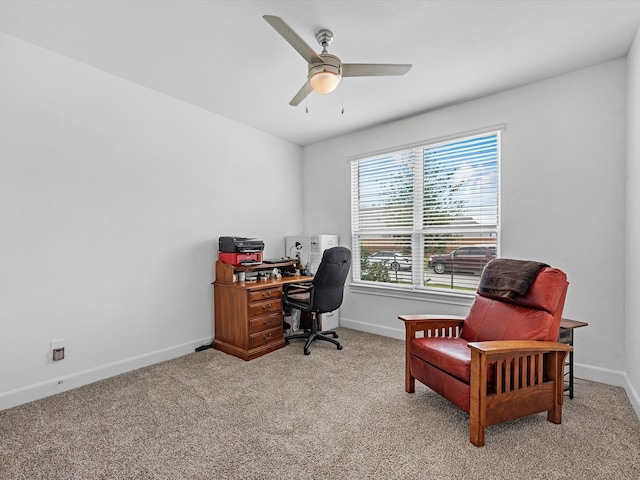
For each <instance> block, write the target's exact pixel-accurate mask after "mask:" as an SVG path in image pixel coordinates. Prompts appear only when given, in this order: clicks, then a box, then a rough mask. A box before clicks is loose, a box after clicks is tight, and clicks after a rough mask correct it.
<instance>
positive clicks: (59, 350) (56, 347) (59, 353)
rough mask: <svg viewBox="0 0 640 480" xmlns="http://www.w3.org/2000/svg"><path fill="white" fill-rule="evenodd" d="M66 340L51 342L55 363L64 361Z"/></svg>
mask: <svg viewBox="0 0 640 480" xmlns="http://www.w3.org/2000/svg"><path fill="white" fill-rule="evenodd" d="M65 341H66V340H65V339H64V338H63V339H62V340H53V341H52V342H51V351H52V352H53V361H54V362H57V361H58V360H63V359H64V344H65Z"/></svg>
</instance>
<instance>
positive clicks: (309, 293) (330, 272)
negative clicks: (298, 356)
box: [283, 247, 351, 355]
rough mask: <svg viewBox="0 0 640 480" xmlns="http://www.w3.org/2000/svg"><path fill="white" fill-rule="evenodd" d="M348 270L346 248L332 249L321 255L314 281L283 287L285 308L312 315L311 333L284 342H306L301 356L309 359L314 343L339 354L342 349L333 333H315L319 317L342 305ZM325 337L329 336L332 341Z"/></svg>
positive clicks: (349, 257)
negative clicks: (328, 345) (320, 342)
mask: <svg viewBox="0 0 640 480" xmlns="http://www.w3.org/2000/svg"><path fill="white" fill-rule="evenodd" d="M350 267H351V251H350V250H349V249H348V248H345V247H333V248H329V249H327V250H325V251H324V254H323V255H322V261H321V262H320V265H319V266H318V271H317V272H316V274H315V276H314V278H313V281H312V282H311V283H310V284H309V283H308V284H297V283H292V284H288V285H285V286H284V298H283V300H284V305H285V307H290V308H296V309H298V310H301V311H303V312H308V313H310V314H311V329H310V330H305V331H304V333H298V334H295V335H289V336H287V337H285V342H286V343H287V345H288V344H289V340H293V339H296V338H305V339H307V343H305V345H304V354H305V355H309V353H311V352H310V351H309V346H310V345H311V343H312V342H314V341H316V340H325V341H327V342H330V343H333V344H334V345H335V346H336V347H338V350H342V345H340V342H338V341H337V340H334V339H335V338H338V334H337V333H336V332H334V331H329V330H325V331H322V332H319V331H318V315H319V314H322V313H327V312H333V311H334V310H336V309H338V308H339V307H340V305H342V297H343V293H344V282H345V280H346V279H347V274H348V273H349V268H350ZM327 335H332V336H333V338H330V337H328V336H327Z"/></svg>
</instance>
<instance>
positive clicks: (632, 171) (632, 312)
mask: <svg viewBox="0 0 640 480" xmlns="http://www.w3.org/2000/svg"><path fill="white" fill-rule="evenodd" d="M638 185H640V30H639V33H637V34H636V38H635V41H634V42H633V45H632V47H631V50H630V51H629V54H628V56H627V188H626V193H627V214H626V220H627V224H626V225H627V230H626V249H625V251H626V257H627V258H626V260H627V261H626V279H625V285H626V289H625V298H626V302H625V304H626V316H625V318H626V323H625V326H626V329H625V336H624V338H625V344H626V349H625V352H626V362H625V363H626V367H627V369H626V372H627V379H628V388H627V393H628V395H629V398H631V401H632V403H633V405H634V407H635V409H636V412H637V413H638V415H639V416H640V349H639V348H638V345H640V295H638V293H637V292H638V285H640V252H639V251H638V246H639V245H640V188H638Z"/></svg>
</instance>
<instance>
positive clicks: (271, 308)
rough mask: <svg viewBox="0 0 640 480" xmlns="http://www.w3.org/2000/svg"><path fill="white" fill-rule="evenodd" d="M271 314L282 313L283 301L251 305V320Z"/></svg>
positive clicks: (269, 301) (277, 300) (276, 300)
mask: <svg viewBox="0 0 640 480" xmlns="http://www.w3.org/2000/svg"><path fill="white" fill-rule="evenodd" d="M270 313H282V301H281V300H280V299H279V298H277V299H275V300H268V301H266V302H259V303H251V304H250V305H249V320H251V319H252V318H255V317H261V316H263V315H268V314H270Z"/></svg>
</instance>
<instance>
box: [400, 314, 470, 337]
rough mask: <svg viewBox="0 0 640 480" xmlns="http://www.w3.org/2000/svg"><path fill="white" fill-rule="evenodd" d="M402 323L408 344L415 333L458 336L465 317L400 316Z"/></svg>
mask: <svg viewBox="0 0 640 480" xmlns="http://www.w3.org/2000/svg"><path fill="white" fill-rule="evenodd" d="M398 318H399V319H400V320H402V321H403V322H404V328H405V338H406V341H407V342H409V341H410V340H411V339H412V338H416V333H417V332H424V335H425V336H426V335H429V334H431V335H433V334H435V333H437V334H439V335H440V336H458V335H459V334H460V328H461V327H462V324H463V323H464V319H465V317H461V316H459V315H400V316H398Z"/></svg>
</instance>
